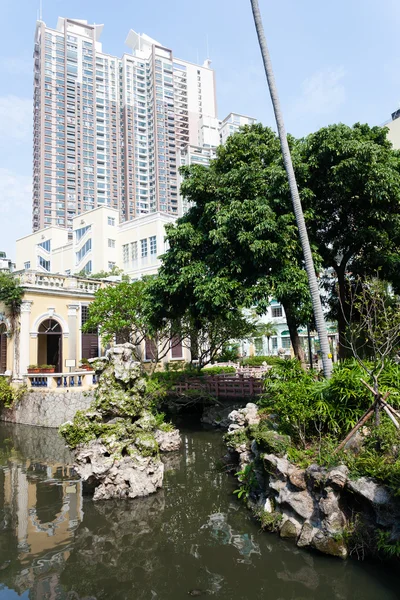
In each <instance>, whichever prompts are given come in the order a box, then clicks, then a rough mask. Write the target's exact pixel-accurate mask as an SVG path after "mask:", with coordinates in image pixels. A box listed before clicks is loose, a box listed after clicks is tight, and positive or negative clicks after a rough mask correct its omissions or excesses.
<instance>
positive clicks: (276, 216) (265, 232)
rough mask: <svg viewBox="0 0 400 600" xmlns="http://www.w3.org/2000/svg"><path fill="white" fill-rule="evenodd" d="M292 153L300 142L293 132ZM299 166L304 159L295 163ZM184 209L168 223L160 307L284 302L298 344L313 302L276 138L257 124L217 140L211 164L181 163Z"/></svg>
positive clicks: (225, 309) (209, 311)
mask: <svg viewBox="0 0 400 600" xmlns="http://www.w3.org/2000/svg"><path fill="white" fill-rule="evenodd" d="M291 145H292V146H293V154H294V159H295V161H296V160H297V159H298V152H297V144H296V142H295V140H293V139H291ZM299 170H300V171H301V170H302V165H301V164H299ZM182 173H183V176H184V182H183V184H182V188H181V189H182V193H183V195H184V196H185V197H186V198H187V199H188V201H189V202H190V203H191V208H190V210H189V211H188V213H187V214H186V215H185V216H184V217H183V218H181V219H180V220H179V222H178V223H177V224H176V225H170V226H169V227H168V228H167V237H168V241H169V246H170V247H169V250H168V252H167V253H166V254H165V255H164V257H163V265H162V267H161V270H160V273H159V278H158V281H157V282H156V285H157V288H158V293H159V298H160V300H159V302H158V303H157V304H158V306H159V309H160V310H161V313H160V314H165V311H168V310H169V311H171V312H172V314H174V315H177V314H178V315H181V316H182V315H183V314H184V313H185V312H186V311H187V310H188V309H190V311H191V314H192V315H194V317H196V318H200V317H204V316H207V317H208V318H210V317H213V316H220V315H221V313H224V315H225V316H226V318H229V315H230V313H235V311H237V310H238V309H239V307H242V306H254V305H257V310H258V311H259V312H260V313H261V312H263V311H265V309H266V307H267V305H268V302H269V297H271V296H274V297H275V298H277V299H278V300H279V301H280V302H282V304H283V305H284V308H285V311H286V314H287V317H288V324H289V330H290V333H291V338H292V342H293V345H294V347H295V351H296V350H298V351H299V352H300V344H299V341H298V336H297V327H298V326H299V325H300V324H302V323H304V322H307V321H308V320H309V319H310V313H311V304H310V295H309V289H308V282H307V276H306V272H305V270H304V268H303V263H302V251H301V246H300V242H299V239H298V232H297V225H296V222H295V217H294V214H293V209H292V204H291V199H290V194H289V187H288V184H287V179H286V173H285V170H284V167H283V164H282V158H281V152H280V145H279V141H278V139H277V137H276V135H275V134H274V132H273V131H272V130H271V129H269V128H267V127H263V126H262V125H260V124H257V125H253V126H251V127H244V128H243V129H242V131H241V133H239V134H235V135H233V136H231V137H230V138H229V139H228V140H227V142H226V144H225V146H222V147H220V148H218V151H217V158H216V160H214V161H212V163H211V165H210V167H209V168H205V167H202V166H197V165H195V166H190V167H184V168H183V169H182Z"/></svg>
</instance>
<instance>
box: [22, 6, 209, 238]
mask: <svg viewBox="0 0 400 600" xmlns="http://www.w3.org/2000/svg"><path fill="white" fill-rule="evenodd" d="M102 29H103V26H102V25H89V24H88V23H87V22H86V21H78V20H73V19H67V18H59V19H58V23H57V27H56V29H52V28H49V27H47V26H46V25H45V23H44V22H43V21H38V23H37V27H36V35H35V50H34V66H35V68H34V166H33V230H34V231H36V230H38V229H41V228H43V227H50V226H58V227H67V228H71V227H72V220H73V218H74V217H75V216H76V215H78V214H81V213H83V212H86V211H88V210H91V209H93V208H96V207H98V206H109V207H112V208H115V209H117V210H118V211H119V215H120V220H121V221H126V220H130V219H133V218H134V217H136V216H140V215H142V214H146V213H150V212H167V213H170V214H176V215H178V213H179V212H180V211H179V208H178V206H179V189H178V188H179V177H178V171H177V167H178V159H179V153H180V149H181V148H182V147H184V146H186V145H188V144H191V145H194V146H196V145H199V144H201V145H202V144H203V141H199V136H200V135H204V134H206V135H210V132H212V134H213V133H214V132H213V131H212V130H213V127H212V125H213V123H214V122H215V120H216V95H215V76H214V72H213V70H212V69H210V62H209V61H208V60H207V61H205V63H204V65H203V66H199V65H195V64H192V63H190V62H187V61H184V60H180V59H177V58H175V57H174V56H173V52H172V50H170V49H168V48H165V47H163V46H162V45H161V44H159V43H158V42H156V41H155V40H153V39H151V38H150V37H148V36H147V35H144V34H142V35H139V34H137V33H135V32H134V31H132V30H131V31H130V32H129V34H128V37H127V39H126V43H127V45H128V46H129V47H130V49H131V54H124V55H123V56H122V58H118V57H116V56H111V55H109V54H106V53H104V52H103V50H102V45H101V43H100V41H99V40H100V35H101V32H102ZM205 121H207V127H210V129H209V130H208V131H206V129H205V128H204V127H203V126H202V124H204V123H205Z"/></svg>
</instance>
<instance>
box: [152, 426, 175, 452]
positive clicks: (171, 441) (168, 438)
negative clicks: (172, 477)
mask: <svg viewBox="0 0 400 600" xmlns="http://www.w3.org/2000/svg"><path fill="white" fill-rule="evenodd" d="M154 437H155V438H156V442H157V443H158V446H159V448H160V450H161V452H174V451H175V450H179V448H180V447H181V444H182V440H181V436H180V433H179V431H178V429H174V430H173V431H161V430H160V429H157V431H156V432H155V436H154Z"/></svg>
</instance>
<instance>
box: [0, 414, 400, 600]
mask: <svg viewBox="0 0 400 600" xmlns="http://www.w3.org/2000/svg"><path fill="white" fill-rule="evenodd" d="M182 438H183V447H182V450H181V451H180V452H179V453H176V454H174V455H170V456H168V457H167V464H166V468H167V471H166V475H165V486H164V488H163V489H162V490H160V491H159V492H158V493H157V494H154V495H152V496H150V497H148V498H144V499H138V500H130V501H129V500H128V501H126V500H123V501H108V502H99V503H94V502H92V501H91V500H90V499H89V498H86V497H82V489H81V483H80V481H79V478H77V477H76V474H75V472H74V470H73V468H72V466H71V464H72V460H71V456H70V454H69V452H68V451H67V450H66V449H65V447H64V443H63V440H62V439H61V438H60V437H59V435H58V433H57V432H56V431H54V430H50V429H38V428H34V427H27V426H23V425H6V424H2V425H0V582H1V585H0V600H5V599H7V600H8V599H14V598H19V597H22V598H30V599H38V600H39V599H40V600H42V599H57V600H58V599H60V600H61V599H68V600H79V599H82V600H83V599H84V598H85V599H86V600H103V599H104V600H106V599H107V600H108V599H115V600H117V599H118V600H125V599H126V600H128V599H129V600H138V599H146V600H149V599H150V600H152V599H171V600H172V599H173V600H181V599H183V598H189V597H191V596H196V597H200V598H202V597H204V598H207V597H208V596H210V597H216V598H220V599H229V600H232V599H235V600H236V599H237V600H239V599H251V600H258V599H261V598H263V599H268V600H312V599H318V600H320V599H321V598H323V599H326V600H332V599H338V600H347V599H349V600H350V599H351V600H358V599H359V600H376V599H377V598H379V600H389V599H390V600H392V599H393V600H394V599H395V598H398V577H396V576H395V573H394V572H392V571H391V570H389V569H388V568H386V567H384V566H383V565H379V564H378V565H375V564H366V563H358V562H356V561H347V562H343V561H341V560H340V559H334V558H330V557H325V556H321V555H318V554H314V553H310V552H307V551H304V550H299V549H297V548H296V547H295V546H293V544H292V543H290V542H285V541H283V540H281V539H279V538H278V537H277V536H276V535H275V534H269V533H263V532H260V529H259V526H258V524H257V523H256V522H255V521H254V520H253V519H252V517H251V515H250V513H249V512H248V511H247V510H246V509H245V507H244V506H243V504H241V503H240V501H238V500H237V498H236V497H235V496H234V495H233V493H232V492H233V490H234V489H235V482H234V481H233V479H232V478H231V477H229V476H228V475H226V474H225V473H224V472H223V471H221V468H220V465H219V464H218V458H219V457H221V456H222V454H223V453H224V448H223V444H222V440H221V434H220V433H218V432H215V431H205V430H201V429H199V428H197V429H191V430H190V429H186V430H185V429H184V430H182Z"/></svg>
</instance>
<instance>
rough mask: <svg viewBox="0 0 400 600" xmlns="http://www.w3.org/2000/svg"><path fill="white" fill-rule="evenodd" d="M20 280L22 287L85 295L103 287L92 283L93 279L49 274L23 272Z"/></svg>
mask: <svg viewBox="0 0 400 600" xmlns="http://www.w3.org/2000/svg"><path fill="white" fill-rule="evenodd" d="M20 278H21V284H22V286H23V287H40V288H46V289H64V290H79V291H81V292H86V293H87V294H94V293H95V292H97V290H98V289H99V288H101V287H102V285H103V284H102V282H101V281H93V279H86V278H83V277H73V276H68V275H51V274H50V273H49V274H45V273H37V272H35V271H25V272H24V273H22V274H21V276H20Z"/></svg>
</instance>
